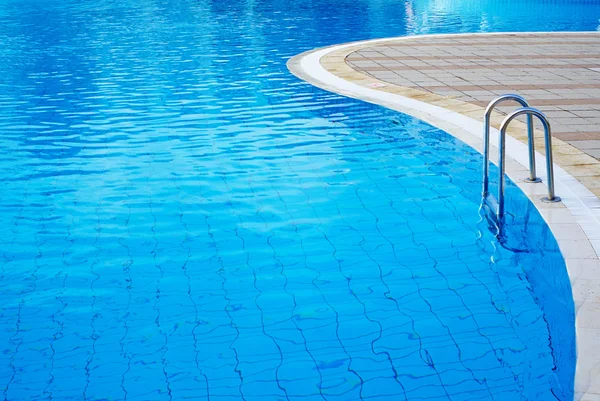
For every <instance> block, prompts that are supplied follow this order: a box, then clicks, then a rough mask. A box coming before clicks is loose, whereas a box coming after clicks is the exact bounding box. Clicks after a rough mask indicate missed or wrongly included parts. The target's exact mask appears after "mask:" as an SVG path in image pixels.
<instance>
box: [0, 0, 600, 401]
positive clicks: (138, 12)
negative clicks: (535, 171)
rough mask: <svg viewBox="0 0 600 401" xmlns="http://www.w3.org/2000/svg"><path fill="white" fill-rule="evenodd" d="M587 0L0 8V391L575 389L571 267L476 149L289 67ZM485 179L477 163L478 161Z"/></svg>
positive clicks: (391, 396)
mask: <svg viewBox="0 0 600 401" xmlns="http://www.w3.org/2000/svg"><path fill="white" fill-rule="evenodd" d="M599 18H600V5H599V4H598V3H597V2H595V1H583V0H582V1H561V0H556V1H543V0H537V1H534V0H523V1H498V0H493V1H492V0H486V1H470V0H448V1H433V0H432V1H426V0H414V1H409V0H407V1H392V0H352V1H349V0H348V1H347V0H313V1H296V2H291V1H280V0H219V1H208V0H162V1H148V0H141V1H140V0H138V1H133V0H122V1H114V0H98V1H93V2H92V1H89V0H84V1H80V0H77V1H76V0H46V1H37V0H3V1H0V21H1V23H0V141H1V144H2V146H1V148H0V180H1V182H2V191H1V192H0V210H1V213H0V232H1V233H2V235H1V236H0V250H1V257H0V302H1V305H2V309H1V312H0V313H1V319H0V349H1V353H0V390H1V392H2V397H3V399H4V400H10V401H13V400H36V401H37V400H219V401H225V400H227V401H229V400H248V401H250V400H300V399H302V400H327V401H330V400H331V401H333V400H382V401H383V400H432V401H435V400H453V401H454V400H496V401H500V400H507V401H508V400H510V401H512V400H536V401H543V400H570V399H572V398H573V376H574V363H575V354H574V352H575V351H574V349H575V344H574V341H575V340H574V329H573V327H574V313H573V302H572V299H571V295H570V286H569V282H568V278H567V275H566V272H565V266H564V262H563V260H562V258H561V256H560V254H559V252H558V250H557V245H556V242H555V240H554V238H553V237H552V235H551V234H550V232H549V230H548V228H547V226H546V225H545V224H544V223H543V220H542V218H541V217H540V216H539V214H538V213H537V212H536V211H535V209H534V208H533V207H532V206H531V204H530V203H529V202H528V200H527V199H526V198H525V197H524V196H523V195H522V194H521V193H520V192H518V191H517V190H516V188H515V187H514V186H512V184H511V186H510V187H509V188H508V200H509V203H510V204H509V205H508V207H507V209H508V211H509V212H512V215H511V216H509V224H507V227H506V232H505V233H504V235H503V236H502V237H501V238H500V239H499V238H497V237H496V236H495V235H494V234H495V229H494V227H493V224H491V223H489V222H488V221H487V219H486V218H485V216H483V217H482V216H481V215H480V213H479V212H478V207H479V201H480V199H479V196H480V195H479V193H480V179H479V177H480V174H479V171H480V164H481V156H480V155H479V154H478V153H476V152H475V151H473V150H472V149H471V148H469V147H467V146H465V145H464V144H463V143H461V142H459V141H457V140H455V139H453V138H452V137H450V136H449V135H447V134H445V133H443V132H441V131H439V130H437V129H434V128H432V127H430V126H428V125H427V124H425V123H422V122H420V121H418V120H415V119H413V118H411V117H408V116H403V115H399V114H398V113H394V112H391V111H388V110H385V109H383V108H380V107H375V106H372V105H368V104H365V103H362V102H359V101H355V100H350V99H345V98H342V97H340V96H337V95H334V94H330V93H326V92H324V91H321V90H319V89H316V88H314V87H312V86H310V85H308V84H306V83H304V82H301V81H299V80H298V79H297V78H295V77H293V76H292V75H291V74H290V73H289V72H288V71H287V69H286V67H285V63H286V61H287V60H288V59H289V57H291V56H293V55H296V54H298V53H300V52H303V51H306V50H309V49H312V48H314V47H318V46H324V45H330V44H334V43H340V42H347V41H351V40H360V39H369V38H375V37H382V36H393V35H405V34H419V33H439V32H479V31H522V30H596V29H598V25H599V22H598V21H599ZM493 171H494V172H496V170H493Z"/></svg>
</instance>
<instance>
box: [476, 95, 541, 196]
mask: <svg viewBox="0 0 600 401" xmlns="http://www.w3.org/2000/svg"><path fill="white" fill-rule="evenodd" d="M508 100H513V101H515V102H517V103H519V104H520V105H521V106H523V107H529V103H527V100H525V99H524V98H523V97H521V96H519V95H514V94H507V95H502V96H500V97H497V98H496V99H494V100H492V101H491V102H490V103H489V104H488V106H487V107H486V109H485V116H484V119H483V127H484V128H483V192H482V195H483V197H484V198H485V197H486V196H487V195H488V187H489V171H490V170H489V169H490V119H491V116H492V111H494V109H495V108H496V106H497V105H498V104H500V103H502V102H506V101H508ZM527 138H528V142H529V178H527V179H525V181H528V182H541V181H542V180H541V179H539V178H538V177H536V171H535V143H534V140H533V117H532V116H531V115H527Z"/></svg>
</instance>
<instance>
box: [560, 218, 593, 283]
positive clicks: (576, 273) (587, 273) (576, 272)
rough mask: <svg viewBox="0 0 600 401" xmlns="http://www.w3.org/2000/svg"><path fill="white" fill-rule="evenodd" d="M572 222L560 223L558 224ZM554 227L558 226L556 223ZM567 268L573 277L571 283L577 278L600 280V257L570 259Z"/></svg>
mask: <svg viewBox="0 0 600 401" xmlns="http://www.w3.org/2000/svg"><path fill="white" fill-rule="evenodd" d="M571 224H572V223H566V224H559V225H558V226H562V225H565V226H566V225H571ZM553 227H556V225H555V226H553ZM553 233H554V231H553ZM567 270H568V271H569V277H570V278H571V285H573V284H574V283H575V282H576V281H577V280H597V281H600V259H570V260H569V261H568V263H567Z"/></svg>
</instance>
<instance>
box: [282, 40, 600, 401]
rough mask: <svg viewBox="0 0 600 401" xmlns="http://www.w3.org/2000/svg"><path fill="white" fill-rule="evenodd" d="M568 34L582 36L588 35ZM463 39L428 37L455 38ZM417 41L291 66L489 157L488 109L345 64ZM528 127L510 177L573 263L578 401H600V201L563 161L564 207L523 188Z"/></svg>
mask: <svg viewBox="0 0 600 401" xmlns="http://www.w3.org/2000/svg"><path fill="white" fill-rule="evenodd" d="M554 33H556V32H554ZM506 34H507V33H485V34H477V35H506ZM515 34H519V35H527V34H534V33H515ZM535 34H540V32H535ZM560 34H564V35H569V34H581V32H570V33H569V32H565V33H562V32H561V33H560ZM463 35H464V34H444V35H425V36H427V37H428V38H436V37H439V38H444V37H445V38H447V37H456V36H463ZM468 35H473V34H468ZM421 37H422V36H421ZM414 38H415V37H414V36H407V37H394V38H385V39H375V40H368V41H361V42H352V43H345V44H340V45H334V46H331V47H326V48H322V49H317V50H312V51H309V52H306V53H302V54H300V55H297V56H295V57H293V58H291V59H290V60H289V61H288V63H287V65H288V68H289V70H290V71H291V72H292V73H293V74H294V75H296V76H297V77H298V78H300V79H302V80H304V81H307V82H309V83H310V84H312V85H314V86H317V87H319V88H322V89H325V90H327V91H330V92H335V93H338V94H341V95H344V96H348V97H352V98H356V99H359V100H363V101H366V102H369V103H374V104H378V105H381V106H384V107H387V108H390V109H393V110H396V111H399V112H401V113H404V114H408V115H411V116H413V117H416V118H418V119H420V120H423V121H425V122H427V123H429V124H431V125H432V126H434V127H436V128H439V129H441V130H443V131H445V132H447V133H449V134H450V135H452V136H454V137H456V138H458V139H459V140H461V141H463V142H464V143H466V144H467V145H469V146H471V147H473V148H474V149H476V150H478V151H479V152H482V131H483V124H482V123H481V122H480V121H478V120H477V119H476V117H475V116H477V115H483V108H482V107H480V106H477V105H473V104H469V103H464V102H460V101H458V100H455V99H450V98H445V97H442V96H439V95H435V94H431V93H427V92H423V91H419V90H417V89H412V88H406V87H401V86H397V85H392V84H390V83H387V82H386V83H385V84H384V83H382V81H379V80H377V79H376V78H373V77H371V76H368V75H365V74H363V73H360V72H358V71H356V70H354V69H352V68H351V67H350V66H348V65H347V64H346V63H345V58H346V56H347V55H349V54H350V53H353V52H355V51H357V50H360V49H361V48H365V47H370V46H373V45H378V44H383V43H385V42H390V41H401V40H410V39H414ZM375 88H378V89H375ZM497 118H499V116H498V115H497V116H496V119H497ZM523 128H524V126H523V125H521V123H519V124H515V129H513V130H509V136H508V137H507V150H506V161H507V162H506V173H507V175H508V176H509V177H510V178H511V179H512V180H513V182H515V184H516V185H517V186H518V187H519V188H520V189H521V190H522V191H523V193H524V194H525V195H526V196H527V197H528V198H529V199H530V200H531V202H532V203H533V204H534V205H535V207H536V208H537V209H538V210H539V212H540V214H541V215H542V216H543V218H544V220H545V221H546V223H547V224H548V226H549V227H550V229H551V230H552V233H553V234H554V237H555V238H556V241H557V243H558V245H559V248H560V251H561V253H562V255H563V258H564V260H565V263H566V266H567V272H568V275H569V279H570V281H571V287H572V292H573V300H574V302H575V314H576V323H575V324H576V343H577V363H576V375H575V399H576V400H579V401H592V400H596V401H597V400H600V346H597V345H600V199H598V197H596V195H594V193H592V192H591V191H590V190H589V189H588V188H586V187H585V186H584V185H583V184H581V183H580V182H579V181H578V180H577V179H576V178H575V177H574V176H572V175H571V174H569V173H568V172H567V171H566V170H565V169H563V168H562V167H560V164H559V163H560V160H556V159H555V165H554V168H555V171H554V175H555V187H556V193H557V194H558V195H559V196H560V197H561V198H562V199H563V202H562V203H554V204H552V203H544V202H542V201H541V198H542V197H543V196H544V195H545V193H546V190H547V188H546V185H545V184H542V185H539V184H531V183H527V182H525V181H523V178H524V177H526V176H527V172H528V169H527V167H526V166H528V150H527V146H526V144H524V143H523V142H521V140H519V139H517V138H519V135H522V132H524V130H523ZM497 136H498V131H497V130H496V129H492V143H497ZM520 139H523V138H522V137H521V138H520ZM556 142H557V144H556V145H558V146H565V145H566V146H570V145H567V144H565V143H564V142H562V141H556ZM491 154H492V155H495V154H497V149H496V148H492V152H491ZM493 161H495V160H493ZM545 162H546V160H545V157H544V156H543V155H542V154H540V153H539V152H538V153H537V160H536V165H537V168H538V171H539V172H540V175H541V178H542V179H543V180H544V182H546V176H545Z"/></svg>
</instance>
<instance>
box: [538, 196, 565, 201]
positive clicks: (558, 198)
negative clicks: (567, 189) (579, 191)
mask: <svg viewBox="0 0 600 401" xmlns="http://www.w3.org/2000/svg"><path fill="white" fill-rule="evenodd" d="M560 201H562V199H560V196H556V195H555V196H554V198H552V199H550V198H548V197H547V196H544V197H543V198H542V202H544V203H558V202H560Z"/></svg>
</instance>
